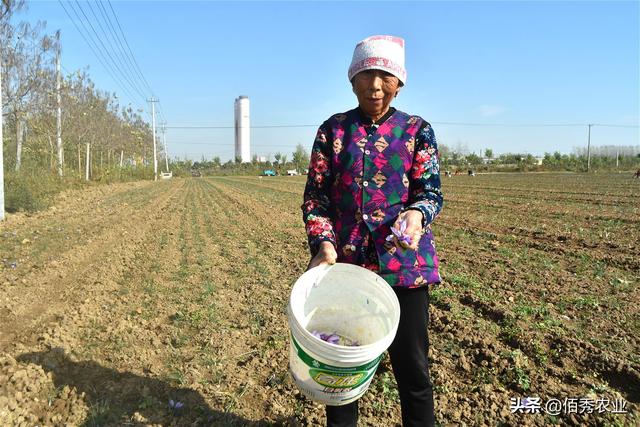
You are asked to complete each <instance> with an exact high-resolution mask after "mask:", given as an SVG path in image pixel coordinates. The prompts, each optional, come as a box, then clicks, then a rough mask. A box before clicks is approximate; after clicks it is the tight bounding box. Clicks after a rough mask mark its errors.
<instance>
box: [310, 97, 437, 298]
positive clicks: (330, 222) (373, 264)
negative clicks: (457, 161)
mask: <svg viewBox="0 0 640 427" xmlns="http://www.w3.org/2000/svg"><path fill="white" fill-rule="evenodd" d="M442 204H443V196H442V192H441V191H440V173H439V165H438V147H437V144H436V140H435V136H434V133H433V129H432V128H431V125H430V124H429V123H427V122H426V121H424V120H423V119H422V118H420V117H418V116H410V115H408V114H406V113H403V112H401V111H398V110H395V109H394V108H391V109H390V110H389V112H388V113H387V114H386V115H385V117H383V118H382V119H381V120H379V121H378V123H377V124H373V123H372V122H371V120H370V119H368V118H366V117H365V116H363V115H362V113H361V112H360V109H359V108H356V109H354V110H350V111H347V112H346V113H342V114H336V115H334V116H332V117H331V118H329V119H328V120H327V121H326V122H324V123H323V124H322V126H320V128H319V129H318V133H317V135H316V138H315V141H314V144H313V149H312V152H311V161H310V165H309V174H308V177H307V184H306V187H305V191H304V203H303V205H302V212H303V220H304V222H305V226H306V231H307V236H308V240H309V247H310V248H311V253H312V255H315V254H316V253H317V251H318V246H319V244H320V243H321V242H323V241H328V242H331V243H333V245H334V246H335V247H336V250H337V253H338V262H345V263H351V264H356V265H361V266H363V267H366V268H369V269H371V270H373V271H375V272H376V273H378V274H379V275H380V276H382V277H383V278H384V279H385V280H386V281H387V282H388V283H389V284H391V285H392V286H401V287H418V286H424V285H427V284H430V283H437V282H440V274H439V272H438V257H437V255H436V247H435V243H434V240H433V234H432V233H431V223H432V222H433V220H434V219H435V217H436V216H437V215H438V213H439V212H440V210H441V209H442ZM407 209H418V210H420V211H421V212H422V214H423V218H424V219H423V227H424V234H423V235H422V237H421V239H420V241H419V245H418V249H417V250H416V251H414V250H411V249H402V248H401V247H399V246H396V245H395V244H394V243H393V242H390V241H387V239H386V238H387V236H389V235H390V234H391V228H390V227H391V226H392V225H393V224H394V222H395V221H396V219H397V217H398V214H400V213H401V212H402V211H404V210H407Z"/></svg>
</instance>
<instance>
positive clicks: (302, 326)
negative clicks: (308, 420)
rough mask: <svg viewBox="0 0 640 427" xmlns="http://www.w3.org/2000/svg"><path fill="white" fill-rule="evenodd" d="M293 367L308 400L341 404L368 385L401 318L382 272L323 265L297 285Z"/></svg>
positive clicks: (292, 304) (291, 312)
mask: <svg viewBox="0 0 640 427" xmlns="http://www.w3.org/2000/svg"><path fill="white" fill-rule="evenodd" d="M287 314H288V318H289V328H290V331H291V334H290V350H289V370H290V372H291V376H292V377H293V380H294V381H295V383H296V385H297V386H298V388H299V389H300V390H301V391H302V392H303V393H304V394H305V395H306V396H307V397H308V398H310V399H312V400H314V401H316V402H320V403H325V404H327V405H333V406H339V405H346V404H347V403H351V402H353V401H354V400H356V399H358V398H360V397H361V396H362V395H363V394H364V393H365V392H366V391H367V388H368V387H369V384H370V383H371V380H372V378H373V374H374V373H375V371H376V368H377V367H378V363H380V359H382V353H384V351H385V350H386V349H387V348H388V347H389V346H390V345H391V343H392V342H393V338H394V337H395V335H396V331H397V329H398V322H399V321H400V304H399V303H398V298H397V297H396V295H395V293H394V292H393V289H392V288H391V286H390V285H389V284H388V283H387V282H386V281H385V280H384V279H383V278H381V277H380V276H378V275H377V274H375V273H373V272H371V271H370V270H367V269H365V268H362V267H358V266H355V265H351V264H340V263H339V264H334V265H331V266H319V267H315V268H312V269H311V270H309V271H307V272H305V273H304V274H303V275H302V276H300V278H299V279H298V280H297V281H296V283H295V284H294V285H293V289H292V290H291V298H290V299H289V306H288V308H287ZM312 331H319V332H320V331H321V332H324V333H336V334H338V335H340V336H342V337H344V338H347V339H349V340H351V341H356V342H357V343H358V345H357V346H352V347H350V346H343V345H337V344H330V343H328V342H325V341H323V340H321V339H320V338H316V337H315V336H313V335H312V334H311V332H312Z"/></svg>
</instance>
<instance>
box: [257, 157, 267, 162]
mask: <svg viewBox="0 0 640 427" xmlns="http://www.w3.org/2000/svg"><path fill="white" fill-rule="evenodd" d="M266 161H267V156H258V162H260V163H265V162H266Z"/></svg>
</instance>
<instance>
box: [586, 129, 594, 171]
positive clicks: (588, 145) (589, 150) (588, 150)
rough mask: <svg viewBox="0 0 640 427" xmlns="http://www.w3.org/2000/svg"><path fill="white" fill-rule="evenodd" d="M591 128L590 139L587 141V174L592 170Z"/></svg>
mask: <svg viewBox="0 0 640 427" xmlns="http://www.w3.org/2000/svg"><path fill="white" fill-rule="evenodd" d="M588 126H589V137H588V139H587V172H589V170H591V126H593V125H588Z"/></svg>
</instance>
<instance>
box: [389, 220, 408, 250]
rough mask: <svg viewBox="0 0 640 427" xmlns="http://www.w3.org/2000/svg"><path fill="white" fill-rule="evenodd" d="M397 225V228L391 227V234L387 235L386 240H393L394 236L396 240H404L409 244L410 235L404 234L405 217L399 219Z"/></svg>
mask: <svg viewBox="0 0 640 427" xmlns="http://www.w3.org/2000/svg"><path fill="white" fill-rule="evenodd" d="M398 225H399V227H400V228H399V229H398V228H396V227H391V232H392V233H393V234H389V235H388V236H387V242H390V241H391V240H393V239H394V238H396V239H398V242H404V243H406V244H407V245H410V244H411V236H409V235H408V234H404V232H405V231H406V229H407V220H406V219H404V218H403V219H401V220H400V222H399V223H398Z"/></svg>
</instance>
